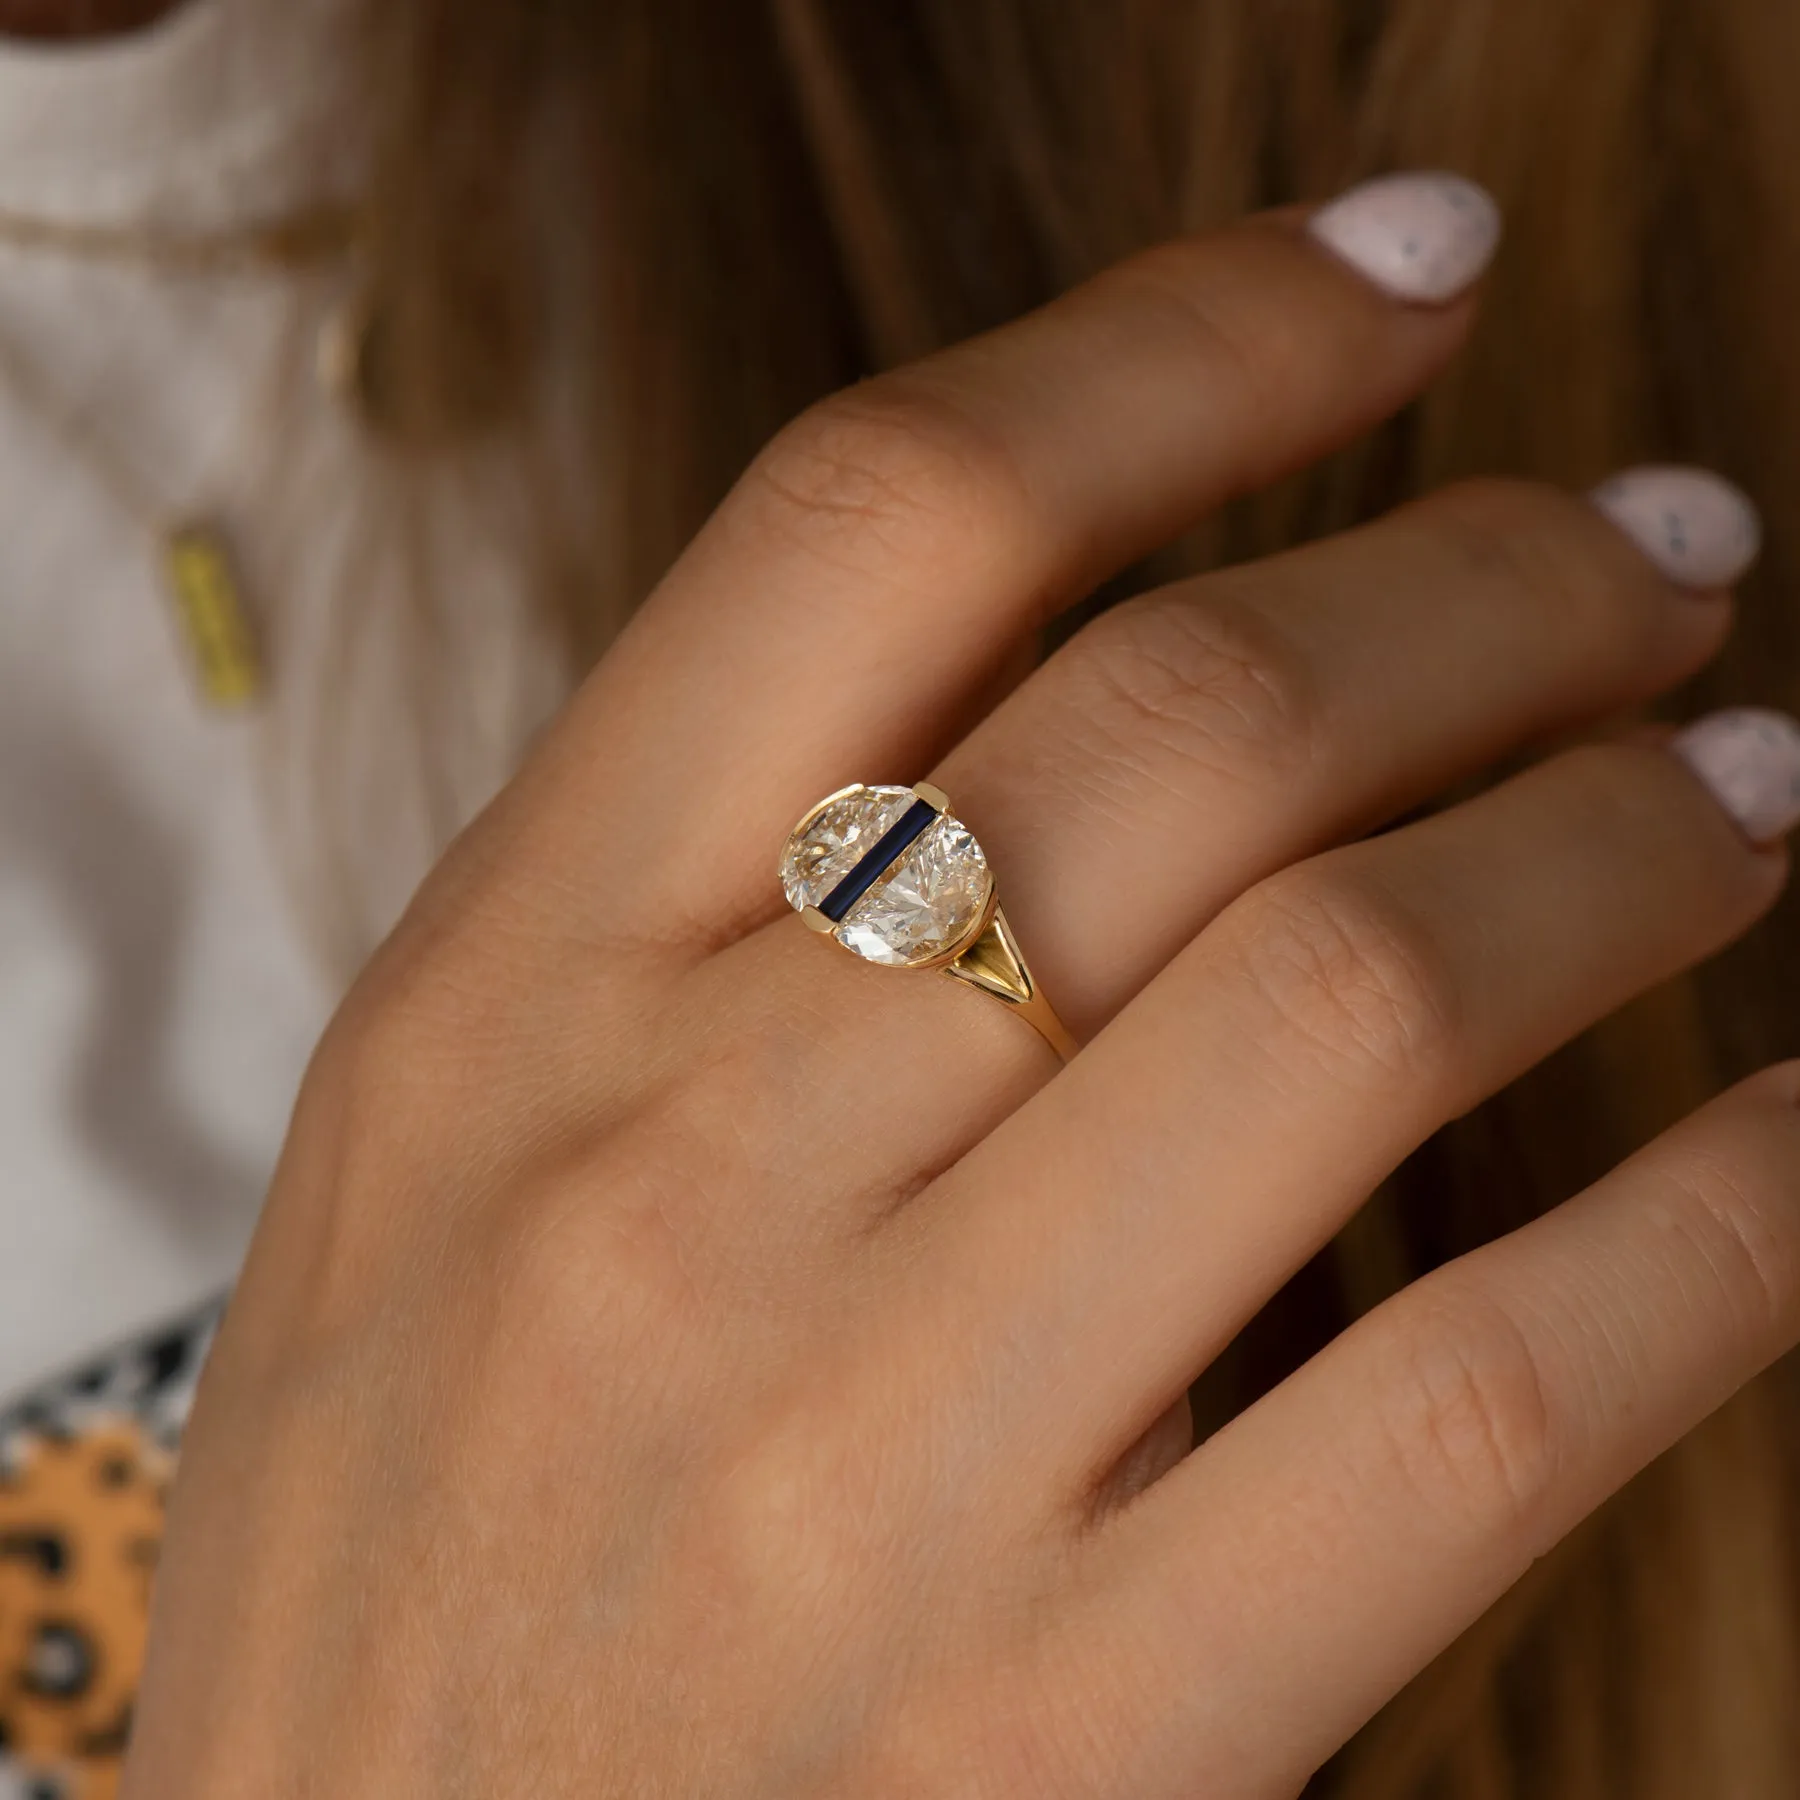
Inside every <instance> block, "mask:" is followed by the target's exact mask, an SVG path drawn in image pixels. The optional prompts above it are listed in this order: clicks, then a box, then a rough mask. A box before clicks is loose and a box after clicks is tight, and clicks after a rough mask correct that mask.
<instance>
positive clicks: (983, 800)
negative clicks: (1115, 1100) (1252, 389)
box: [933, 470, 1755, 1036]
mask: <svg viewBox="0 0 1800 1800" xmlns="http://www.w3.org/2000/svg"><path fill="white" fill-rule="evenodd" d="M1646 490H1649V491H1650V492H1651V493H1652V495H1653V496H1654V502H1655V503H1654V508H1652V507H1651V506H1650V505H1648V504H1647V503H1646V501H1645V499H1644V497H1643V496H1644V494H1645V492H1646ZM1606 495H1607V502H1608V505H1609V506H1610V507H1611V508H1612V509H1614V513H1615V516H1623V517H1625V518H1627V519H1628V520H1629V522H1630V523H1631V525H1632V527H1633V529H1634V531H1635V533H1636V536H1637V542H1636V543H1634V542H1633V541H1632V539H1631V538H1630V537H1628V536H1626V534H1625V533H1624V532H1622V531H1620V530H1619V529H1618V528H1617V526H1616V525H1615V523H1614V522H1613V520H1612V519H1611V518H1609V517H1608V516H1607V514H1605V513H1603V512H1601V511H1600V510H1599V509H1598V508H1597V507H1595V506H1594V505H1591V504H1589V503H1587V502H1586V501H1583V500H1579V499H1576V498H1574V497H1572V496H1569V495H1566V494H1562V493H1559V492H1557V491H1556V490H1554V489H1551V488H1544V487H1538V486H1534V485H1528V484H1524V483H1517V482H1491V481H1490V482H1479V483H1469V484H1465V485H1463V486H1460V487H1456V488H1452V489H1448V490H1445V491H1444V492H1442V493H1440V494H1437V495H1434V496H1433V497H1431V498H1430V499H1428V500H1425V501H1422V502H1420V503H1418V504H1415V505H1413V506H1409V507H1405V508H1403V509H1401V510H1400V511H1399V512H1396V513H1393V514H1391V515H1389V516H1388V517H1387V518H1384V519H1382V520H1380V521H1379V522H1377V523H1376V524H1373V525H1370V526H1366V527H1364V528H1363V529H1362V530H1359V531H1353V532H1349V533H1346V534H1345V535H1343V536H1341V537H1338V538H1334V539H1331V540H1330V541H1328V542H1325V543H1321V544H1315V545H1310V546H1308V547H1306V548H1305V549H1302V550H1297V551H1294V552H1291V553H1289V554H1287V555H1284V556H1278V557H1274V558H1271V559H1269V560H1268V561H1265V562H1262V563H1257V564H1253V565H1250V566H1247V567H1244V568H1241V569H1232V570H1229V571H1226V572H1224V573H1222V574H1219V575H1213V576H1208V577H1206V578H1205V579H1203V580H1200V581H1195V582H1190V583H1183V584H1181V585H1179V586H1177V587H1174V588H1171V589H1168V590H1166V591H1165V592H1162V593H1159V594H1154V595H1150V596H1148V597H1146V598H1145V599H1142V600H1139V601H1137V602H1134V603H1132V604H1130V605H1127V606H1123V607H1120V608H1117V609H1116V610H1114V611H1113V612H1110V613H1108V614H1106V615H1105V616H1103V617H1102V618H1100V619H1099V620H1097V621H1096V622H1095V623H1094V624H1093V625H1091V626H1090V627H1088V629H1087V630H1085V631H1084V632H1082V633H1081V634H1080V635H1079V636H1078V637H1077V638H1076V639H1075V640H1074V641H1073V642H1072V643H1070V644H1068V645H1067V646H1065V647H1064V649H1063V650H1062V651H1061V652H1060V653H1059V654H1058V655H1057V656H1055V657H1054V658H1052V659H1051V661H1050V662H1049V663H1048V664H1047V665H1046V666H1045V667H1044V668H1043V669H1041V670H1040V671H1039V672H1038V673H1037V674H1036V675H1035V676H1034V677H1032V679H1031V680H1029V681H1028V682H1026V683H1025V685H1024V686H1023V687H1022V688H1020V689H1019V691H1018V692H1017V693H1015V694H1014V695H1013V696H1012V697H1011V699H1010V700H1009V701H1007V702H1006V703H1005V704H1004V705H1003V706H1001V707H1000V708H999V709H998V710H997V711H996V712H995V713H994V714H993V716H992V717H991V718H989V719H988V720H987V721H986V722H985V723H984V724H983V725H981V726H979V727H978V728H977V729H976V730H975V731H974V732H973V733H972V734H971V735H970V736H969V738H968V739H967V740H966V741H965V742H964V743H963V744H961V745H959V746H958V748H957V750H956V751H955V752H954V753H953V754H952V755H951V757H950V758H949V759H948V761H947V762H946V763H945V764H944V766H943V768H942V770H941V771H940V772H939V773H937V774H936V775H934V776H933V779H934V780H935V781H937V782H939V784H940V785H941V786H943V787H944V788H945V789H946V790H947V791H948V793H949V794H950V795H951V796H952V798H953V800H954V802H955V806H956V810H957V813H958V816H959V817H961V818H963V819H965V820H967V821H968V823H969V824H970V825H971V827H972V828H973V829H974V831H975V834H976V836H977V838H978V839H979V840H980V842H981V843H982V845H983V847H984V848H985V849H986V851H987V853H988V855H989V857H990V858H991V859H992V861H993V863H994V866H995V867H996V868H997V869H999V870H1001V871H1003V873H1004V877H1005V886H1004V889H1003V893H1004V897H1005V901H1006V908H1007V913H1008V916H1009V917H1010V919H1011V921H1012V924H1013V926H1014V927H1015V929H1016V930H1017V932H1018V934H1019V939H1020V942H1021V943H1023V944H1024V945H1026V946H1028V949H1029V953H1030V956H1031V961H1032V966H1033V969H1034V971H1035V972H1036V974H1037V976H1038V978H1039V979H1040V980H1042V981H1043V982H1044V984H1045V991H1046V992H1047V993H1049V994H1050V995H1052V996H1053V997H1054V999H1055V1001H1056V1004H1057V1006H1058V1009H1059V1011H1061V1013H1062V1014H1063V1016H1064V1018H1065V1019H1066V1020H1067V1021H1068V1023H1069V1024H1070V1025H1071V1026H1072V1027H1073V1028H1074V1029H1075V1031H1076V1033H1077V1035H1078V1036H1085V1035H1087V1034H1088V1033H1089V1032H1091V1031H1092V1030H1093V1029H1095V1028H1096V1027H1097V1026H1098V1025H1099V1024H1100V1023H1102V1022H1103V1021H1104V1020H1105V1019H1106V1018H1107V1017H1108V1016H1110V1014H1111V1013H1113V1012H1114V1011H1116V1010H1117V1009H1118V1007H1120V1006H1121V1005H1123V1004H1124V1002H1125V1001H1126V1000H1127V999H1129V998H1130V996H1131V995H1132V994H1133V993H1134V992H1135V991H1136V990H1137V989H1138V988H1139V987H1141V986H1142V985H1143V983H1144V982H1145V981H1147V980H1148V979H1149V978H1150V977H1151V976H1152V975H1153V974H1154V973H1155V972H1156V971H1157V970H1158V969H1160V968H1161V967H1162V966H1163V965H1164V964H1165V963H1167V962H1168V960H1169V959H1170V958H1171V957H1172V956H1173V955H1174V954H1175V953H1176V952H1177V951H1178V950H1179V949H1180V948H1181V946H1182V945H1183V944H1184V943H1185V942H1186V941H1187V940H1188V939H1189V938H1190V937H1192V936H1193V934H1194V933H1195V932H1196V931H1197V930H1198V929H1199V928H1200V927H1201V926H1202V925H1203V924H1205V922H1206V921H1207V920H1208V919H1210V918H1211V917H1212V916H1213V915H1214V914H1215V913H1216V912H1218V911H1219V910H1220V908H1222V907H1223V906H1224V905H1225V904H1226V903H1227V902H1228V901H1229V900H1230V899H1232V898H1233V897H1234V896H1236V895H1237V894H1239V893H1241V892H1243V890H1244V889H1245V888H1247V887H1249V886H1250V885H1251V884H1252V883H1254V882H1255V881H1257V880H1259V879H1260V878H1261V877H1262V876H1264V875H1267V874H1269V873H1271V872H1272V871H1274V870H1276V869H1279V868H1281V867H1283V866H1285V865H1286V864H1288V863H1290V862H1293V861H1296V860H1297V859H1299V858H1301V857H1304V856H1307V855H1309V854H1311V853H1312V852H1314V851H1316V850H1319V849H1321V848H1323V847H1324V846H1325V845H1327V844H1328V843H1331V842H1333V841H1338V840H1341V839H1343V838H1346V837H1350V836H1353V835H1356V834H1357V833H1358V832H1359V831H1361V830H1363V829H1365V828H1366V827H1368V826H1369V825H1372V824H1374V823H1376V822H1378V821H1380V820H1384V819H1388V818H1391V817H1393V816H1394V815H1395V814H1396V813H1398V812H1401V811H1403V810H1404V809H1406V808H1407V807H1410V806H1413V805H1415V804H1417V803H1418V802H1420V801H1422V800H1424V799H1426V798H1427V797H1428V796H1430V795H1432V794H1434V793H1438V792H1441V791H1442V790H1443V789H1444V788H1445V787H1446V786H1448V785H1449V784H1451V783H1452V782H1454V781H1457V780H1460V779H1462V778H1464V777H1466V776H1468V775H1471V774H1473V773H1475V772H1476V771H1478V770H1479V769H1481V768H1482V767H1483V766H1485V765H1487V764H1489V763H1491V762H1492V761H1493V760H1494V759H1495V758H1496V757H1498V756H1499V755H1501V754H1502V753H1503V752H1506V751H1510V750H1513V749H1516V748H1517V747H1518V746H1519V745H1520V744H1521V743H1523V742H1527V741H1530V740H1531V739H1533V738H1536V737H1539V736H1541V735H1542V734H1544V733H1547V732H1550V731H1553V730H1557V729H1560V728H1562V727H1566V726H1569V725H1572V724H1575V723H1577V722H1580V721H1585V720H1590V719H1593V718H1595V717H1598V716H1600V715H1603V714H1605V713H1607V712H1610V711H1612V710H1614V709H1615V708H1618V707H1622V706H1626V705H1632V704H1636V703H1637V702H1640V701H1642V700H1644V699H1647V698H1648V697H1649V696H1650V695H1652V694H1654V693H1656V692H1658V691H1660V690H1661V689H1663V688H1666V687H1668V686H1670V685H1672V684H1673V683H1674V682H1676V681H1677V680H1679V679H1681V678H1682V677H1684V676H1686V675H1688V674H1690V673H1692V672H1693V671H1694V670H1695V669H1696V668H1698V667H1699V666H1700V664H1701V663H1702V662H1703V661H1704V660H1705V659H1706V658H1707V657H1708V656H1709V655H1711V653H1712V652H1713V651H1714V650H1715V649H1716V647H1717V645H1718V643H1719V642H1720V640H1721V638H1722V637H1723V635H1724V632H1725V630H1726V628H1727V626H1728V623H1729V608H1728V607H1727V606H1726V605H1725V604H1724V603H1723V601H1722V600H1721V598H1720V596H1719V594H1718V591H1717V590H1716V589H1712V590H1708V591H1706V592H1704V593H1697V592H1695V591H1693V590H1691V589H1685V588H1681V587H1677V586H1676V585H1675V584H1674V583H1673V582H1672V581H1671V580H1669V579H1668V578H1667V577H1668V576H1669V575H1670V574H1674V575H1677V576H1685V575H1687V574H1688V573H1689V571H1690V570H1691V569H1692V568H1693V566H1694V565H1695V564H1696V563H1697V562H1699V561H1700V559H1701V558H1702V557H1703V556H1704V557H1707V558H1708V560H1706V561H1705V562H1704V564H1703V567H1704V571H1705V573H1706V574H1708V575H1709V576H1714V577H1719V578H1724V579H1730V578H1734V577H1735V575H1736V574H1739V573H1741V572H1742V566H1743V563H1744V561H1745V560H1746V558H1745V551H1746V550H1747V549H1748V548H1750V547H1752V546H1753V544H1754V520H1755V513H1754V511H1753V509H1752V508H1751V507H1750V505H1749V503H1748V502H1747V501H1746V500H1745V499H1744V498H1743V496H1742V495H1740V494H1739V493H1738V492H1737V491H1736V490H1735V489H1734V488H1732V487H1730V485H1729V484H1727V483H1725V482H1721V481H1719V480H1717V478H1715V477H1713V476H1710V475H1707V474H1705V473H1703V472H1701V471H1698V470H1694V471H1682V472H1674V471H1663V470H1655V471H1644V472H1643V473H1642V475H1641V476H1639V477H1635V478H1634V477H1631V476H1626V477H1621V478H1618V479H1616V480H1615V481H1613V482H1611V483H1609V484H1608V486H1607V489H1606ZM1671 532H1672V533H1673V536H1674V539H1675V542H1676V543H1678V544H1679V545H1680V547H1681V554H1679V555H1678V554H1677V553H1676V552H1675V551H1674V550H1672V549H1671V548H1670V545H1669V534H1670V533H1671ZM1645 544H1647V545H1648V546H1649V547H1650V549H1651V550H1652V551H1653V552H1654V554H1655V557H1656V559H1657V560H1656V561H1652V560H1651V558H1650V557H1648V556H1646V555H1645V554H1644V553H1643V550H1642V548H1640V546H1641V545H1645ZM1721 550H1724V551H1725V552H1728V553H1729V560H1727V558H1726V557H1725V556H1722V555H1721V554H1720V552H1721ZM1657 562H1660V563H1661V564H1662V569H1661V571H1659V569H1658V567H1657ZM1126 895H1128V896H1129V897H1130V899H1129V919H1128V921H1126V920H1122V919H1121V918H1120V916H1119V915H1120V904H1121V896H1126ZM1122 925H1123V926H1124V927H1125V928H1124V929H1121V928H1120V927H1121V926H1122Z"/></svg>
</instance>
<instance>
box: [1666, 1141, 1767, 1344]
mask: <svg viewBox="0 0 1800 1800" xmlns="http://www.w3.org/2000/svg"><path fill="white" fill-rule="evenodd" d="M1784 1123H1787V1122H1786V1121H1784ZM1780 1135H1781V1137H1782V1138H1784V1139H1785V1142H1777V1141H1776V1134H1773V1133H1769V1132H1767V1131H1760V1132H1756V1131H1750V1130H1739V1131H1738V1132H1735V1133H1733V1134H1731V1135H1729V1136H1720V1137H1717V1138H1715V1139H1714V1140H1713V1141H1711V1142H1695V1143H1691V1144H1688V1145H1685V1146H1683V1147H1682V1148H1681V1149H1679V1150H1678V1151H1676V1152H1674V1153H1673V1154H1671V1155H1670V1156H1669V1157H1668V1159H1667V1160H1666V1161H1665V1162H1664V1164H1663V1166H1662V1167H1661V1168H1660V1169H1659V1171H1658V1175H1659V1180H1658V1181H1657V1183H1656V1187H1655V1190H1654V1193H1653V1197H1652V1199H1651V1201H1650V1218H1651V1221H1652V1223H1653V1224H1654V1225H1655V1226H1657V1227H1659V1228H1660V1229H1661V1230H1662V1231H1663V1232H1665V1233H1666V1234H1667V1235H1668V1236H1669V1237H1670V1238H1671V1239H1672V1240H1673V1241H1674V1243H1675V1244H1676V1246H1678V1251H1679V1254H1680V1257H1681V1260H1682V1262H1683V1264H1684V1265H1686V1266H1687V1267H1689V1268H1697V1269H1699V1270H1701V1271H1703V1273H1704V1276H1705V1278H1706V1280H1707V1281H1708V1282H1709V1283H1710V1285H1711V1287H1712V1289H1713V1291H1714V1293H1715V1294H1716V1296H1717V1299H1718V1301H1719V1303H1720V1304H1721V1306H1722V1307H1723V1309H1724V1313H1725V1316H1726V1317H1727V1318H1729V1319H1730V1320H1731V1321H1732V1322H1733V1324H1734V1325H1735V1326H1736V1328H1737V1329H1738V1330H1739V1331H1740V1332H1741V1334H1742V1336H1743V1337H1744V1339H1745V1340H1746V1341H1748V1342H1749V1343H1751V1344H1760V1343H1766V1342H1768V1341H1769V1340H1770V1339H1771V1338H1783V1339H1785V1334H1786V1332H1787V1331H1788V1329H1789V1328H1790V1326H1791V1321H1792V1319H1793V1315H1794V1312H1795V1308H1796V1305H1797V1304H1800V1241H1797V1238H1796V1233H1795V1230H1794V1227H1793V1224H1792V1220H1793V1218H1794V1212H1795V1205H1794V1202H1795V1195H1796V1190H1800V1166H1796V1159H1795V1149H1796V1144H1795V1142H1794V1138H1793V1133H1792V1130H1791V1127H1790V1129H1789V1130H1788V1131H1785V1132H1783V1133H1781V1134H1780Z"/></svg>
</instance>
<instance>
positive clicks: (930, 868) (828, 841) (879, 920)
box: [781, 787, 993, 968]
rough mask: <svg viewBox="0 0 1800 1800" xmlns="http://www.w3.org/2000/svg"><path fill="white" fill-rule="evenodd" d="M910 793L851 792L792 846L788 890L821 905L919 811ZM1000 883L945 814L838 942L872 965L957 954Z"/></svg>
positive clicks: (848, 919) (792, 897) (786, 862)
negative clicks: (912, 810)
mask: <svg viewBox="0 0 1800 1800" xmlns="http://www.w3.org/2000/svg"><path fill="white" fill-rule="evenodd" d="M913 799H914V796H913V794H912V791H911V790H910V789H909V788H895V787H876V788H866V787H865V788H853V789H851V790H849V791H848V792H846V793H845V794H843V795H840V796H839V797H838V798H836V799H834V800H832V801H830V802H829V803H828V804H827V805H825V806H824V807H823V808H821V809H820V811H819V812H818V813H817V814H816V815H815V816H814V817H813V818H812V819H811V820H809V821H808V822H807V824H806V826H805V828H804V829H803V830H799V831H796V832H795V834H794V835H793V837H791V838H790V839H789V840H788V846H787V851H786V854H785V855H784V856H783V857H782V864H781V871H782V885H783V887H784V888H785V889H786V891H787V897H788V901H789V903H790V904H791V905H792V906H793V907H794V908H795V910H796V911H799V910H802V909H804V908H805V907H807V906H817V905H818V904H819V903H820V901H821V900H822V899H824V898H825V896H826V895H827V894H829V893H830V891H831V890H832V888H833V887H835V886H836V885H837V883H838V882H839V881H841V880H842V879H843V878H844V877H845V876H846V875H848V874H849V873H850V871H851V870H852V869H854V868H855V867H856V865H857V863H858V862H859V861H860V860H861V858H862V857H863V856H865V855H866V854H867V853H868V852H869V850H870V849H871V848H872V847H873V846H874V845H875V844H876V843H877V841H878V840H879V839H880V837H881V835H882V833H883V832H884V831H886V830H887V829H888V827H889V826H891V825H892V824H894V822H895V821H896V820H898V819H899V818H900V817H901V816H902V815H903V814H904V813H905V812H906V810H907V808H908V807H910V806H911V805H912V803H913ZM992 891H993V877H992V875H991V874H990V873H989V870H988V866H987V858H986V857H985V856H984V855H983V854H982V851H981V846H980V845H979V844H978V843H976V841H975V839H974V836H973V835H972V834H971V832H970V831H969V828H968V827H967V826H966V825H964V824H963V823H962V821H961V820H960V819H957V818H955V817H954V816H953V815H952V814H950V813H944V814H943V815H941V816H940V817H939V818H937V819H936V820H934V821H933V822H932V823H931V825H930V826H929V827H928V828H927V829H926V830H925V831H924V832H923V833H922V834H921V835H920V836H919V837H918V838H916V839H914V841H913V842H912V843H911V844H909V845H908V846H907V847H906V848H905V849H904V850H903V851H902V852H901V853H900V855H899V857H898V858H897V860H896V861H895V862H894V863H893V864H892V865H891V866H890V867H889V868H888V869H886V870H885V871H884V872H883V874H882V875H881V877H880V878H879V879H878V880H876V881H875V882H874V883H873V884H872V885H871V886H870V888H869V889H868V891H867V892H866V893H865V894H863V895H862V896H861V898H860V899H858V900H857V901H856V903H855V904H854V905H853V906H852V907H851V908H850V910H849V912H848V913H847V914H846V915H845V916H844V919H843V922H842V923H841V924H840V925H839V926H838V928H837V930H836V932H835V933H834V935H835V936H836V938H837V940H838V942H839V943H841V944H842V945H843V946H844V947H845V948H846V949H848V950H852V951H854V952H855V953H856V954H857V955H858V956H862V957H866V958H868V960H869V961H871V962H879V963H887V964H890V965H892V966H897V967H903V968H904V967H910V966H912V965H915V964H918V963H924V962H930V961H932V960H933V958H935V957H940V956H943V955H945V954H946V953H947V952H949V951H951V950H953V949H955V948H956V947H957V945H958V944H960V943H961V942H962V940H963V939H964V938H966V937H967V936H968V934H969V932H970V931H971V930H972V929H973V928H974V926H975V925H976V924H978V923H979V922H980V919H981V916H982V914H983V913H984V912H985V911H986V910H987V904H988V900H989V897H990V895H991V893H992Z"/></svg>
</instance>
